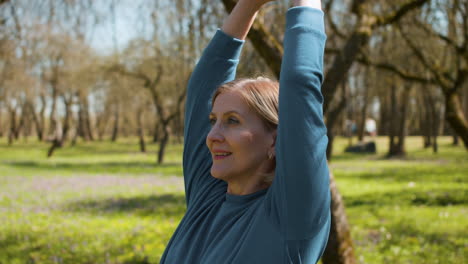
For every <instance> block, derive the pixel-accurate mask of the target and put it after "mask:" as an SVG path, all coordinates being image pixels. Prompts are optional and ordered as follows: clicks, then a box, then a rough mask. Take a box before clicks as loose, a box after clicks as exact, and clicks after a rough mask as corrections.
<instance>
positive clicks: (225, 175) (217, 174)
mask: <svg viewBox="0 0 468 264" xmlns="http://www.w3.org/2000/svg"><path fill="white" fill-rule="evenodd" d="M211 176H213V178H216V179H218V180H223V181H226V180H227V179H228V178H229V174H228V173H227V172H223V171H220V170H213V169H211Z"/></svg>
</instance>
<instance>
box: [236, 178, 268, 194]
mask: <svg viewBox="0 0 468 264" xmlns="http://www.w3.org/2000/svg"><path fill="white" fill-rule="evenodd" d="M268 187H269V184H267V183H264V182H263V181H262V182H258V181H255V182H247V183H246V182H228V187H227V193H229V194H234V195H247V194H252V193H255V192H258V191H260V190H263V189H266V188H268Z"/></svg>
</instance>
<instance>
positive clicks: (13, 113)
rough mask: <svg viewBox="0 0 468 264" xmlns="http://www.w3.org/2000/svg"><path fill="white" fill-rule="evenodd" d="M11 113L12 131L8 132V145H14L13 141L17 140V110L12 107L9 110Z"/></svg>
mask: <svg viewBox="0 0 468 264" xmlns="http://www.w3.org/2000/svg"><path fill="white" fill-rule="evenodd" d="M9 112H10V130H9V132H8V145H11V144H13V140H14V139H15V131H16V108H14V107H12V108H9Z"/></svg>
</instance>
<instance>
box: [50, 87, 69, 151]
mask: <svg viewBox="0 0 468 264" xmlns="http://www.w3.org/2000/svg"><path fill="white" fill-rule="evenodd" d="M63 102H64V104H65V119H64V121H63V128H62V129H60V128H59V127H57V130H56V132H55V136H54V140H53V141H52V146H50V148H49V150H48V151H47V157H48V158H50V157H51V156H52V155H53V154H54V151H55V150H56V149H57V148H60V147H62V146H63V143H64V142H65V140H66V139H67V136H68V131H69V129H70V118H71V104H72V99H71V98H70V99H67V98H66V97H65V96H63ZM60 130H61V131H60Z"/></svg>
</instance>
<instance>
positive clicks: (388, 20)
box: [374, 0, 429, 26]
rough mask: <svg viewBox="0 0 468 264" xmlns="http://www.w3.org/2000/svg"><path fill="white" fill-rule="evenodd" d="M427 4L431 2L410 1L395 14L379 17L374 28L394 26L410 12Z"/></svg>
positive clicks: (426, 0)
mask: <svg viewBox="0 0 468 264" xmlns="http://www.w3.org/2000/svg"><path fill="white" fill-rule="evenodd" d="M427 2H429V0H413V1H409V2H407V3H405V4H403V5H401V6H400V7H399V8H398V10H396V11H394V12H393V13H391V14H389V15H387V16H385V17H377V20H376V22H375V25H374V26H385V25H389V24H394V23H396V22H398V21H399V20H400V19H401V18H402V17H403V16H405V15H406V14H407V13H408V12H410V11H412V10H414V9H417V8H419V7H421V6H423V5H424V4H425V3H427Z"/></svg>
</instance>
